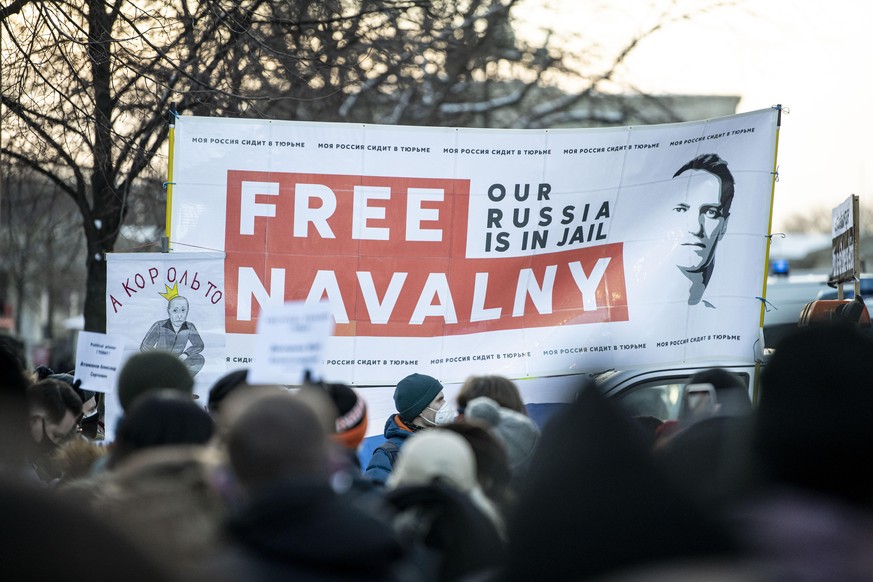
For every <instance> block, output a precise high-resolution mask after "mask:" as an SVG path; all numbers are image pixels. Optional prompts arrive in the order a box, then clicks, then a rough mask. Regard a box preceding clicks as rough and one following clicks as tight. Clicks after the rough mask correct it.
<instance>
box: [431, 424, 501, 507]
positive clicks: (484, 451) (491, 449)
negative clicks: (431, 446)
mask: <svg viewBox="0 0 873 582" xmlns="http://www.w3.org/2000/svg"><path fill="white" fill-rule="evenodd" d="M441 430H447V431H450V432H454V433H457V434H459V435H461V436H462V437H464V440H466V441H467V444H469V445H470V448H471V449H472V450H473V455H474V456H475V458H476V478H477V479H478V481H479V485H480V486H481V487H482V490H483V491H484V492H485V495H487V496H488V497H489V498H491V499H492V500H494V501H495V502H497V503H501V504H502V503H506V502H507V501H508V499H507V492H508V489H509V483H510V479H511V478H512V470H511V469H510V467H509V459H508V458H507V456H506V450H505V449H504V447H503V444H502V443H501V442H500V441H499V440H497V437H496V436H494V434H492V433H491V431H489V430H488V429H486V428H485V427H483V426H481V425H479V424H474V423H471V422H467V421H459V422H453V423H452V424H447V425H446V426H444V427H442V428H441Z"/></svg>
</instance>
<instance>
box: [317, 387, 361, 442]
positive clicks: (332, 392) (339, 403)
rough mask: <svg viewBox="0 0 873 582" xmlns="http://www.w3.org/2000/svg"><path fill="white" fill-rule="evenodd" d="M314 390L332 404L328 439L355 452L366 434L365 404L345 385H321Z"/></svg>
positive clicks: (358, 395) (359, 396)
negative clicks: (332, 412)
mask: <svg viewBox="0 0 873 582" xmlns="http://www.w3.org/2000/svg"><path fill="white" fill-rule="evenodd" d="M314 389H319V390H322V391H323V392H324V393H325V394H326V395H327V396H328V397H329V398H330V400H331V402H332V403H333V407H334V410H335V416H334V418H333V422H332V423H331V430H330V431H329V432H328V434H330V438H331V439H333V440H334V441H335V442H337V443H339V444H341V445H343V446H344V447H346V448H348V449H350V450H353V451H356V450H357V449H358V447H359V446H360V444H361V441H363V440H364V435H365V434H366V433H367V403H366V402H365V401H364V399H363V398H362V397H361V395H360V394H358V393H357V392H355V391H354V390H353V389H352V388H350V387H349V386H346V385H345V384H327V383H322V384H318V385H316V386H315V388H314ZM302 392H303V391H301V393H302Z"/></svg>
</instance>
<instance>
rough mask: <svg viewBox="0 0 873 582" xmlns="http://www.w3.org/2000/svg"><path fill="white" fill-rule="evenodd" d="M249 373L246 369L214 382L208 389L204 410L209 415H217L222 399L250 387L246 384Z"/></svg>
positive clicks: (226, 375) (229, 373)
mask: <svg viewBox="0 0 873 582" xmlns="http://www.w3.org/2000/svg"><path fill="white" fill-rule="evenodd" d="M248 377H249V371H248V369H247V368H243V369H241V370H234V371H232V372H228V373H227V374H225V375H224V376H222V377H221V378H219V379H218V380H216V381H215V384H213V385H212V387H211V388H210V389H209V397H208V399H207V401H206V410H207V411H209V414H212V415H213V416H214V415H217V414H219V411H220V410H221V404H222V402H224V399H225V398H227V397H228V396H229V395H231V394H233V393H234V392H235V391H237V390H239V389H240V388H245V387H246V386H251V384H249V383H248Z"/></svg>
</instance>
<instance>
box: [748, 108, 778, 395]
mask: <svg viewBox="0 0 873 582" xmlns="http://www.w3.org/2000/svg"><path fill="white" fill-rule="evenodd" d="M773 109H775V110H776V143H775V144H774V148H773V171H772V172H771V173H770V174H771V175H772V177H773V179H772V182H771V184H770V217H769V219H768V222H767V237H766V238H767V243H766V250H765V252H764V283H763V284H762V289H761V298H763V299H764V300H763V301H761V315H760V318H759V320H758V329H760V330H762V333H761V341H762V342H763V341H764V334H763V329H764V313H765V312H766V309H767V277H768V274H769V271H770V245H771V244H772V243H773V204H774V202H775V201H776V181H777V180H778V178H779V172H778V165H777V160H778V159H779V132H780V130H781V128H782V104H781V103H778V104H776V105H774V106H773ZM765 350H766V346H764V345H762V346H761V357H760V358H755V377H754V379H753V382H754V384H753V386H752V403H753V404H755V405H757V404H758V399H759V398H760V396H761V387H760V377H761V365H762V364H763V356H764V353H765Z"/></svg>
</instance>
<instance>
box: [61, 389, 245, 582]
mask: <svg viewBox="0 0 873 582" xmlns="http://www.w3.org/2000/svg"><path fill="white" fill-rule="evenodd" d="M151 398H153V396H151V395H150V396H149V397H147V398H144V399H143V401H142V402H140V403H137V404H136V406H135V407H134V411H133V412H132V413H131V414H132V415H135V414H137V411H138V410H141V409H142V406H144V405H146V404H147V402H146V401H147V399H151ZM175 398H179V396H175ZM201 412H202V411H201ZM184 440H195V441H201V440H202V439H201V438H197V439H184ZM225 464H226V461H225V457H224V455H222V454H221V451H219V450H218V449H215V448H212V447H208V446H204V445H203V444H201V443H199V442H195V443H194V444H169V443H163V444H161V445H159V446H148V447H145V448H140V449H138V450H137V451H136V452H135V453H132V454H129V455H126V456H125V457H124V458H123V459H121V460H120V461H119V462H118V463H117V464H116V465H115V466H114V467H113V468H112V470H111V471H106V472H105V473H103V474H101V475H100V477H99V478H98V479H92V480H85V481H84V482H83V483H81V484H77V483H76V482H72V483H71V484H70V485H69V486H68V487H67V488H62V489H61V490H60V492H61V493H65V494H67V496H68V497H70V496H71V495H70V494H71V493H72V494H73V495H72V497H73V499H76V495H78V499H84V500H85V501H86V502H88V503H89V504H90V506H91V507H92V508H93V509H94V511H95V512H96V513H97V514H98V515H100V516H102V517H103V518H104V520H105V521H106V522H108V523H110V524H111V525H112V526H114V527H117V528H118V529H120V530H121V531H122V532H124V533H125V534H126V535H127V536H128V537H130V538H131V539H133V540H135V541H136V542H137V543H138V545H139V547H141V548H142V550H143V551H144V552H145V553H147V554H148V555H149V556H150V557H153V558H154V559H156V560H160V561H161V562H162V563H164V564H167V565H168V566H170V567H171V568H172V569H173V571H174V572H175V573H177V574H178V575H179V577H180V579H183V580H187V579H190V576H189V570H193V571H195V572H196V571H198V569H199V567H200V565H201V563H202V561H203V560H205V559H208V558H209V557H211V556H212V555H213V553H214V552H215V551H216V548H217V547H218V544H219V543H220V541H221V539H222V536H223V524H224V520H225V519H226V518H227V516H228V512H229V509H230V505H231V503H233V502H234V499H233V498H232V497H229V496H227V495H226V491H224V490H223V489H222V487H221V482H220V477H221V475H222V472H223V469H224V466H225Z"/></svg>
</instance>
